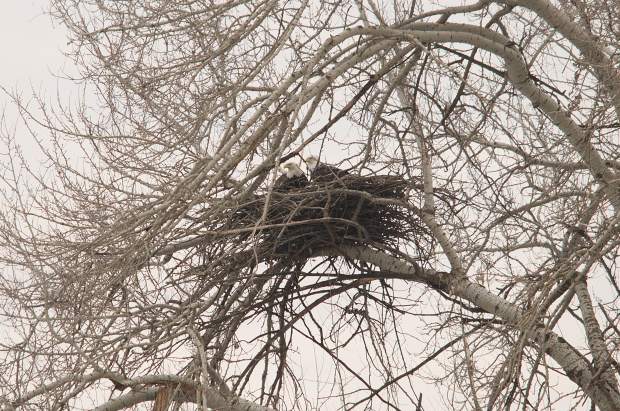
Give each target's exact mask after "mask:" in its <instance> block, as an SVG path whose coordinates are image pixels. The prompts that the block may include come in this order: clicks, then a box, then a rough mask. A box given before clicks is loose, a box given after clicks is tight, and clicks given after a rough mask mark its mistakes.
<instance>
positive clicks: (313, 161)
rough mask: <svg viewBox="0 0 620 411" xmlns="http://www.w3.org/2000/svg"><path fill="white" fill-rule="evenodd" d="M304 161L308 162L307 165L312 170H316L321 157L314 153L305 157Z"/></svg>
mask: <svg viewBox="0 0 620 411" xmlns="http://www.w3.org/2000/svg"><path fill="white" fill-rule="evenodd" d="M304 161H305V162H306V166H308V170H310V171H311V172H312V171H314V169H315V168H316V166H317V165H318V164H319V158H318V157H317V156H315V155H314V154H310V155H309V156H308V157H306V158H304Z"/></svg>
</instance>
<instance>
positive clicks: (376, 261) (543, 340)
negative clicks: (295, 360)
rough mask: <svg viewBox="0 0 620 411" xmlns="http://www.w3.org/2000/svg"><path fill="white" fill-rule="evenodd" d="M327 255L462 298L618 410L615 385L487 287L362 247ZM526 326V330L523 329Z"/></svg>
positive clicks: (608, 408) (609, 409) (608, 409)
mask: <svg viewBox="0 0 620 411" xmlns="http://www.w3.org/2000/svg"><path fill="white" fill-rule="evenodd" d="M329 255H345V256H347V257H349V258H355V259H358V260H360V261H365V262H367V263H370V264H373V265H375V266H377V267H379V268H380V269H381V271H384V272H386V273H389V274H396V275H398V276H399V277H400V278H403V279H409V280H410V281H414V282H418V283H421V284H424V285H426V286H430V287H432V288H435V289H439V290H442V291H444V292H448V293H450V294H451V295H453V296H456V297H460V298H463V299H465V300H467V301H469V302H471V303H472V304H474V305H475V306H476V307H479V308H481V309H483V310H484V311H486V312H488V313H489V314H493V315H495V316H496V317H499V318H501V319H502V320H504V321H506V322H507V323H508V324H510V325H511V326H512V327H515V328H517V329H520V330H522V331H524V332H525V333H526V334H528V335H529V338H530V341H531V342H532V344H533V345H535V346H537V347H539V349H542V350H544V351H545V352H546V353H547V354H549V356H550V357H551V358H553V359H554V360H555V361H556V362H557V363H558V364H559V365H560V366H561V367H562V368H563V369H564V371H565V372H566V374H567V375H568V376H569V378H570V379H571V380H573V382H575V383H576V384H577V385H579V387H581V389H583V391H584V392H586V393H587V394H588V395H589V396H590V398H592V400H593V401H594V402H595V403H596V404H597V405H598V406H599V407H600V409H601V410H603V411H613V410H618V409H620V392H619V391H618V387H617V385H613V383H610V382H609V381H607V380H606V379H600V380H599V379H598V378H596V377H597V376H596V375H595V374H594V373H593V372H592V370H591V369H590V365H589V363H588V361H587V360H586V359H585V358H584V357H583V356H582V355H581V354H579V353H578V352H577V350H575V349H574V348H573V347H571V346H570V344H568V342H566V340H564V339H563V338H562V337H560V336H558V335H557V334H556V333H554V332H553V331H551V330H547V329H546V328H545V326H544V324H542V323H535V324H531V325H530V326H527V324H528V320H527V318H526V314H525V313H523V312H521V310H520V309H519V308H518V307H516V306H515V305H513V304H512V303H510V302H508V301H506V300H504V299H503V298H501V297H499V296H497V295H495V294H493V293H491V292H490V291H489V290H487V289H486V288H484V287H482V286H480V285H478V284H475V283H472V282H470V281H469V280H467V279H466V278H463V277H461V276H455V275H452V274H451V273H445V272H437V271H433V270H426V269H423V268H422V267H419V266H413V265H411V264H408V263H406V262H404V261H401V260H399V259H397V258H395V257H393V256H390V255H388V254H385V253H382V252H380V251H375V250H371V249H367V248H362V247H340V248H339V249H338V250H334V251H331V252H329ZM524 325H526V329H523V328H522V327H523V326H524ZM530 327H531V328H530Z"/></svg>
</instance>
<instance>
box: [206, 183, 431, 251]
mask: <svg viewBox="0 0 620 411" xmlns="http://www.w3.org/2000/svg"><path fill="white" fill-rule="evenodd" d="M412 189H413V187H412V186H411V184H409V183H408V182H407V181H405V180H404V179H403V178H402V177H399V176H368V177H364V176H352V175H349V176H345V177H343V178H340V179H338V180H336V181H332V182H329V183H317V182H311V183H310V184H309V185H308V186H306V187H302V188H293V189H291V190H289V191H287V192H276V191H272V192H267V193H264V194H261V195H256V196H254V197H253V198H252V199H250V200H249V201H247V202H245V203H243V204H241V205H238V206H235V207H233V208H232V209H230V210H229V211H230V213H229V215H230V217H229V219H228V220H226V221H224V222H223V223H222V222H221V221H212V222H211V223H212V226H211V227H208V228H209V231H218V230H224V231H225V232H230V233H234V234H231V235H228V236H225V237H221V238H220V239H218V241H215V242H213V243H211V246H214V247H218V248H219V247H221V245H222V244H220V243H219V242H221V241H224V242H233V243H240V242H244V241H248V240H249V239H252V240H253V243H254V244H256V241H257V240H258V244H259V246H258V249H259V250H260V253H261V254H262V255H261V256H259V260H261V261H266V260H272V259H274V258H276V259H281V258H284V257H286V258H290V259H294V260H301V259H307V258H309V257H310V256H312V254H313V252H315V251H316V250H319V249H323V248H325V247H334V246H336V247H337V246H339V245H361V244H365V245H370V246H375V247H379V248H382V249H385V250H392V251H396V252H397V251H398V248H399V244H402V243H404V242H407V243H409V244H411V243H413V244H415V246H416V248H417V250H418V256H417V257H418V258H419V259H420V260H426V259H428V258H429V253H430V252H431V250H432V249H433V246H434V240H433V238H432V236H431V233H430V232H429V230H428V229H427V228H426V227H425V225H424V223H423V222H422V221H421V219H420V215H419V210H418V209H417V208H415V207H413V206H412V205H410V204H409V203H408V202H407V199H408V196H409V194H410V192H411V190H412Z"/></svg>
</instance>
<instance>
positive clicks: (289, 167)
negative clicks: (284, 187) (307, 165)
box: [280, 162, 304, 178]
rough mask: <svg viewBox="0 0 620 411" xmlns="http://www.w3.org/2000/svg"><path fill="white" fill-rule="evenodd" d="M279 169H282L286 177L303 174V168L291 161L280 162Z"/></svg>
mask: <svg viewBox="0 0 620 411" xmlns="http://www.w3.org/2000/svg"><path fill="white" fill-rule="evenodd" d="M280 171H282V173H283V174H286V176H287V177H288V178H293V177H300V176H302V175H304V172H303V170H302V169H301V168H300V167H299V166H298V165H297V164H295V163H292V162H288V163H284V164H282V165H281V166H280Z"/></svg>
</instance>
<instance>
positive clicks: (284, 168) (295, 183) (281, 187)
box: [273, 162, 308, 193]
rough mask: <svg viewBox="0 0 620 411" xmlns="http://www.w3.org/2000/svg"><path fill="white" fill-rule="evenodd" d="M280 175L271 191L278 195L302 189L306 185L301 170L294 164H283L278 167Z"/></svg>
mask: <svg viewBox="0 0 620 411" xmlns="http://www.w3.org/2000/svg"><path fill="white" fill-rule="evenodd" d="M280 171H281V172H282V175H281V176H280V177H278V179H277V180H276V182H275V184H274V186H273V190H274V191H276V192H279V193H286V192H287V191H290V190H293V189H296V188H302V187H305V186H307V185H308V178H307V177H306V175H305V174H304V172H303V171H302V169H301V168H300V167H299V166H298V165H297V164H295V163H291V162H288V163H284V164H283V165H281V166H280Z"/></svg>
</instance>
